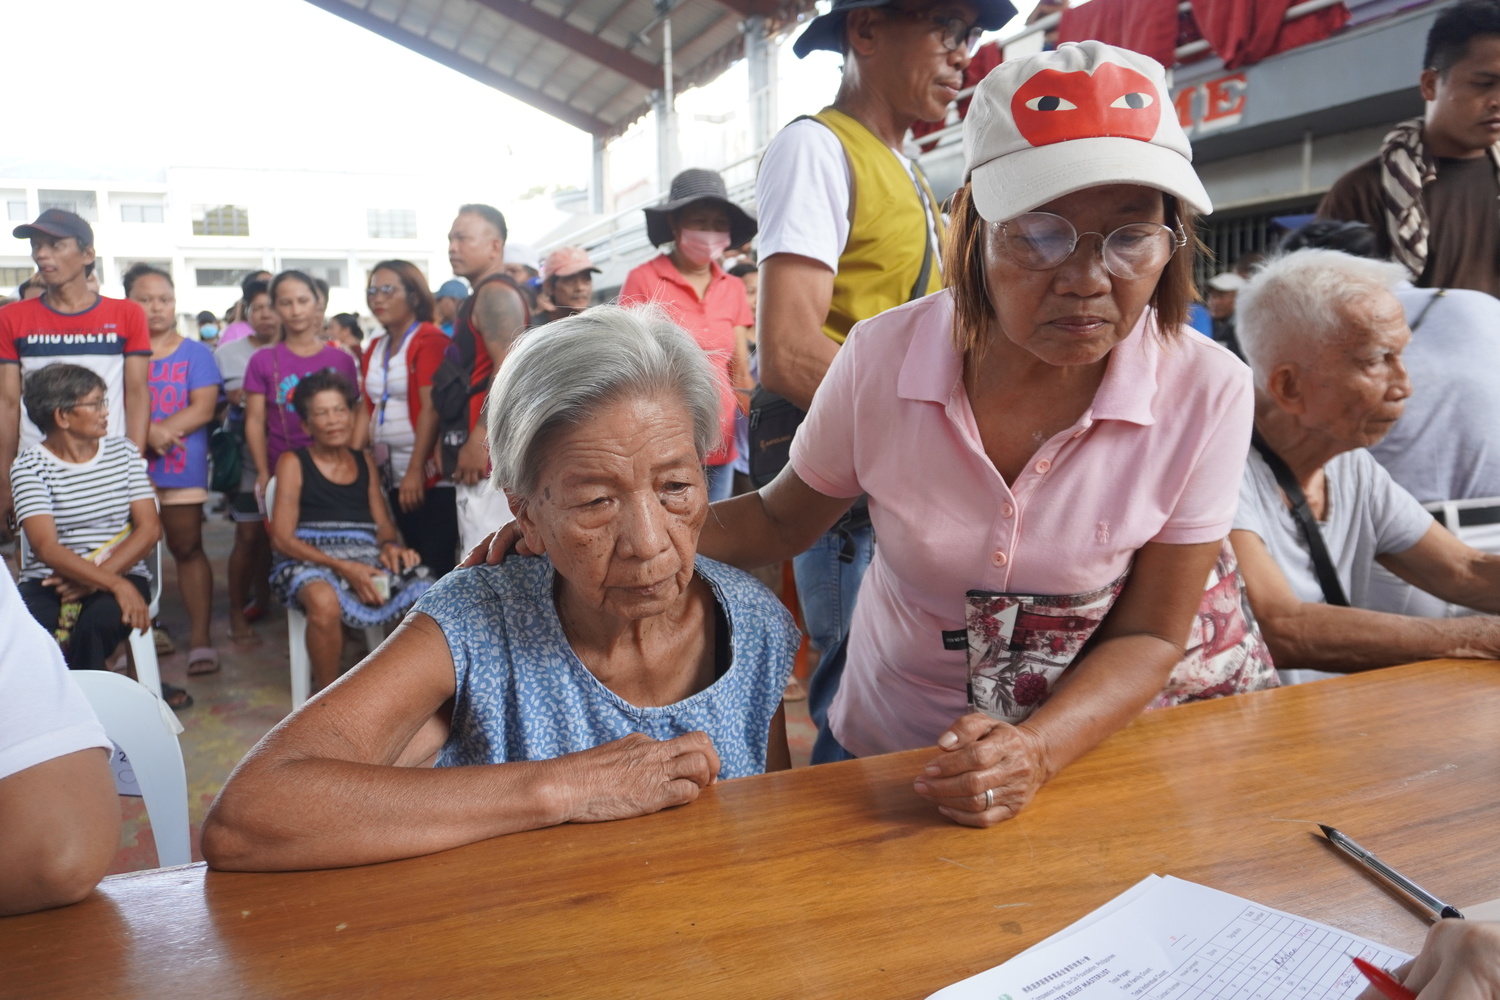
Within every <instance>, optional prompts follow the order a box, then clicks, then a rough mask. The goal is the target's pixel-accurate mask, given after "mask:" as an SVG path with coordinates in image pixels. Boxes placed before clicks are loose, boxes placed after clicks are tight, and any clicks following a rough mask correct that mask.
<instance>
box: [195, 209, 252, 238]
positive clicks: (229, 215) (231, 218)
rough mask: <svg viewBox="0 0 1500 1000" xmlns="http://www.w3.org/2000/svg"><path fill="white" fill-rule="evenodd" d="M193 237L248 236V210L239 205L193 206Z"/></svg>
mask: <svg viewBox="0 0 1500 1000" xmlns="http://www.w3.org/2000/svg"><path fill="white" fill-rule="evenodd" d="M193 235H194V236H249V235H250V210H249V209H247V208H245V207H243V206H241V205H194V206H193Z"/></svg>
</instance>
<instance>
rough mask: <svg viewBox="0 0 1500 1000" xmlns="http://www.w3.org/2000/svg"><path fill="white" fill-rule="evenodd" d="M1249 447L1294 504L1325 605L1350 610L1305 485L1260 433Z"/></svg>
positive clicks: (1253, 435)
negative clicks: (1253, 449) (1262, 460)
mask: <svg viewBox="0 0 1500 1000" xmlns="http://www.w3.org/2000/svg"><path fill="white" fill-rule="evenodd" d="M1250 444H1251V445H1252V446H1254V448H1255V450H1256V451H1258V452H1260V457H1261V458H1262V459H1264V460H1265V463H1266V465H1267V466H1269V467H1270V469H1271V475H1273V476H1275V477H1276V484H1277V485H1278V486H1280V487H1281V490H1282V492H1283V493H1285V494H1286V496H1287V499H1288V500H1290V501H1291V502H1292V517H1293V518H1294V519H1295V520H1296V521H1297V526H1298V527H1300V528H1301V529H1302V537H1304V538H1306V539H1307V549H1308V552H1309V553H1310V554H1311V555H1312V561H1313V570H1314V571H1315V572H1316V573H1317V574H1318V585H1319V586H1320V587H1322V588H1323V600H1324V602H1325V603H1327V604H1332V605H1335V606H1337V607H1341V608H1347V607H1348V606H1349V599H1348V598H1347V597H1345V596H1344V585H1343V584H1341V583H1340V582H1339V575H1338V571H1337V570H1335V569H1334V568H1333V558H1332V557H1331V556H1329V554H1328V546H1327V544H1325V543H1324V541H1323V532H1322V529H1320V528H1319V527H1318V519H1317V518H1315V517H1313V512H1312V508H1311V507H1309V506H1308V505H1307V495H1306V494H1305V493H1303V492H1302V484H1301V483H1299V482H1297V477H1296V476H1295V475H1293V474H1292V470H1291V469H1290V468H1289V467H1288V466H1287V464H1286V462H1284V461H1282V459H1281V456H1280V455H1278V454H1276V452H1274V451H1272V450H1271V446H1270V445H1268V444H1266V439H1265V438H1263V437H1261V436H1260V431H1258V430H1257V431H1254V432H1252V433H1251V435H1250Z"/></svg>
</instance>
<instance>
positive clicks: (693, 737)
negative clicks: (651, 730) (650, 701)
mask: <svg viewBox="0 0 1500 1000" xmlns="http://www.w3.org/2000/svg"><path fill="white" fill-rule="evenodd" d="M558 761H559V763H565V766H566V767H568V768H569V770H570V776H571V778H572V780H571V781H569V782H568V785H569V788H570V795H571V798H572V802H571V804H570V806H569V808H568V811H567V820H568V821H569V822H573V823H600V822H605V821H608V820H614V819H629V818H630V817H632V816H644V815H646V814H647V813H654V812H659V811H660V810H662V809H667V808H670V807H671V806H680V805H686V804H687V803H689V802H692V801H693V800H694V799H696V798H697V797H698V792H699V791H701V790H702V789H704V788H707V787H708V786H709V785H711V784H713V783H714V781H715V780H716V779H717V778H718V776H719V755H718V753H716V752H715V751H714V744H713V741H712V740H710V739H709V738H708V734H707V733H702V732H694V733H684V734H683V735H682V736H678V737H675V738H673V739H670V740H653V739H652V738H651V737H649V736H646V735H643V734H641V733H631V734H630V735H629V736H626V737H623V738H621V739H618V740H613V741H611V742H609V743H603V744H600V745H599V746H596V747H594V748H593V749H591V750H584V751H581V752H579V753H575V754H569V755H568V756H567V757H562V758H558Z"/></svg>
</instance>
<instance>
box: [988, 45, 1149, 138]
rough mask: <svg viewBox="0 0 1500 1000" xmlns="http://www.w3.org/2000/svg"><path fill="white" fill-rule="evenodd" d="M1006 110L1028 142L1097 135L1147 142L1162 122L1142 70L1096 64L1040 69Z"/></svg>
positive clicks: (1022, 87) (1147, 80)
mask: <svg viewBox="0 0 1500 1000" xmlns="http://www.w3.org/2000/svg"><path fill="white" fill-rule="evenodd" d="M1010 113H1011V115H1013V116H1014V117H1015V120H1016V129H1017V131H1019V132H1020V133H1021V137H1022V138H1023V139H1025V140H1026V141H1027V142H1029V143H1031V144H1032V145H1033V146H1048V145H1051V144H1052V143H1054V142H1066V141H1067V140H1069V139H1096V138H1099V137H1101V136H1120V137H1123V138H1126V139H1140V140H1141V141H1143V142H1150V141H1151V139H1152V137H1153V136H1155V135H1156V126H1157V125H1158V124H1159V123H1160V121H1161V101H1160V100H1159V97H1158V94H1157V90H1156V85H1155V84H1154V83H1152V82H1151V80H1150V79H1149V78H1148V77H1147V76H1146V75H1145V74H1143V73H1140V72H1138V71H1136V70H1133V69H1131V68H1130V67H1128V66H1121V65H1120V64H1119V63H1101V64H1100V65H1099V67H1098V69H1096V70H1095V71H1094V72H1093V73H1092V74H1089V73H1087V72H1085V71H1083V70H1075V71H1073V72H1071V73H1064V72H1062V71H1061V70H1055V69H1044V70H1042V71H1041V72H1039V73H1037V74H1035V75H1034V76H1032V78H1031V79H1029V80H1027V81H1026V82H1025V83H1024V84H1022V85H1021V88H1020V89H1019V90H1017V91H1016V96H1015V97H1012V98H1011V99H1010Z"/></svg>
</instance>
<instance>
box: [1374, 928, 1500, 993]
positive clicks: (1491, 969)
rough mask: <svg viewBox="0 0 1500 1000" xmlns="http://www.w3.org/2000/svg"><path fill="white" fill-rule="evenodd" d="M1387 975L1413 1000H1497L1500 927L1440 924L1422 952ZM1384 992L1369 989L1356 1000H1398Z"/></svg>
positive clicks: (1377, 987)
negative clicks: (1388, 999)
mask: <svg viewBox="0 0 1500 1000" xmlns="http://www.w3.org/2000/svg"><path fill="white" fill-rule="evenodd" d="M1361 971H1363V970H1361ZM1366 975H1369V973H1366ZM1391 975H1392V976H1393V977H1394V978H1395V979H1396V980H1398V981H1399V982H1400V986H1398V987H1397V989H1399V990H1401V995H1403V996H1405V997H1415V998H1416V1000H1500V924H1494V923H1482V922H1479V921H1466V920H1439V921H1438V922H1437V923H1435V924H1433V925H1432V927H1431V929H1430V930H1428V932H1427V940H1426V942H1424V943H1423V945H1422V951H1421V953H1420V954H1419V955H1417V957H1416V958H1414V959H1412V960H1411V961H1410V962H1407V963H1406V964H1405V965H1403V966H1401V968H1399V969H1396V970H1395V971H1394V972H1393V973H1392V974H1391ZM1388 989H1389V987H1381V986H1378V985H1372V986H1370V988H1369V989H1367V990H1365V991H1364V992H1363V993H1361V994H1360V995H1359V1000H1384V998H1386V997H1390V998H1391V1000H1397V997H1396V996H1393V995H1392V993H1390V992H1387V990H1388Z"/></svg>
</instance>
